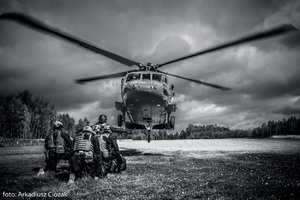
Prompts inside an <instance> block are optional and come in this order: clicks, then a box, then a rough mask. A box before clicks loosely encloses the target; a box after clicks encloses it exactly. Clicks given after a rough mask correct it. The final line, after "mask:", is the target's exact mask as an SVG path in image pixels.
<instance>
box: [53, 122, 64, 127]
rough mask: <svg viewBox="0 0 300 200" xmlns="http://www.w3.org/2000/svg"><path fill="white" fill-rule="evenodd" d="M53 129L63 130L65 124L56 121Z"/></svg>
mask: <svg viewBox="0 0 300 200" xmlns="http://www.w3.org/2000/svg"><path fill="white" fill-rule="evenodd" d="M53 128H54V129H61V128H63V123H62V122H61V121H58V120H56V121H55V122H54V123H53Z"/></svg>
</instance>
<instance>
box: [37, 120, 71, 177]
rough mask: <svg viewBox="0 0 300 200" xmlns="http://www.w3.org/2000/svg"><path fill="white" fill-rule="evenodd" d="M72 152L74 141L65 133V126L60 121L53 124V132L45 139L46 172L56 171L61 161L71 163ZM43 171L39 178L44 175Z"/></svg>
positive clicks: (40, 172)
mask: <svg viewBox="0 0 300 200" xmlns="http://www.w3.org/2000/svg"><path fill="white" fill-rule="evenodd" d="M71 152H72V141H71V138H70V136H69V134H68V133H67V132H65V131H63V124H62V122H60V121H55V122H54V123H53V131H52V132H51V133H50V134H49V135H47V136H46V138H45V157H46V159H45V162H46V171H47V170H51V171H56V170H57V163H58V161H60V160H64V161H65V162H67V163H68V162H69V159H70V157H71ZM43 174H44V170H43V169H41V170H40V171H39V173H38V176H40V175H43Z"/></svg>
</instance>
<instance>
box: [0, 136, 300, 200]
mask: <svg viewBox="0 0 300 200" xmlns="http://www.w3.org/2000/svg"><path fill="white" fill-rule="evenodd" d="M119 144H120V146H121V147H122V153H123V155H125V158H126V159H127V164H128V169H127V170H126V171H125V172H123V173H121V174H109V175H108V177H107V178H105V179H102V180H98V181H95V180H93V179H91V178H84V179H82V180H79V181H77V183H76V184H75V185H73V186H68V185H67V177H64V176H62V177H54V176H52V175H49V176H46V177H43V178H38V177H36V174H37V169H38V168H39V167H41V166H43V165H44V163H43V160H44V156H43V149H42V147H41V146H35V147H5V148H4V147H3V148H0V176H1V181H0V192H1V193H0V195H1V197H6V198H7V199H12V198H11V197H9V196H16V197H18V196H22V195H26V194H25V193H27V196H28V195H33V196H34V195H35V196H37V195H40V196H43V195H44V194H45V195H46V198H50V197H49V196H55V195H56V196H59V195H60V196H62V197H61V198H60V199H86V200H87V199H300V171H299V170H300V140H291V139H261V140H256V139H223V140H180V141H179V140H178V141H151V143H150V144H148V143H147V142H146V141H120V142H119ZM30 199H39V198H30Z"/></svg>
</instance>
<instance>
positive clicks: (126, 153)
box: [120, 148, 165, 157]
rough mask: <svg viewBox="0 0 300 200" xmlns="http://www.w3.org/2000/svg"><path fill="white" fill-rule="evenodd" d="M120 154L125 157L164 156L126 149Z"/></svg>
mask: <svg viewBox="0 0 300 200" xmlns="http://www.w3.org/2000/svg"><path fill="white" fill-rule="evenodd" d="M120 153H121V154H122V155H123V156H125V157H129V156H165V155H164V154H161V153H143V152H142V151H139V150H137V149H127V148H123V149H122V150H121V151H120Z"/></svg>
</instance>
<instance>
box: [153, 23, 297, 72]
mask: <svg viewBox="0 0 300 200" xmlns="http://www.w3.org/2000/svg"><path fill="white" fill-rule="evenodd" d="M293 31H298V29H297V28H296V27H294V26H293V25H291V24H283V25H280V26H277V27H275V28H272V29H269V30H266V31H261V32H257V33H254V34H251V35H248V36H245V37H242V38H239V39H236V40H232V41H230V42H226V43H223V44H220V45H216V46H213V47H210V48H207V49H204V50H200V51H198V52H195V53H192V54H189V55H186V56H183V57H180V58H177V59H174V60H170V61H167V62H165V63H162V64H159V65H157V66H158V67H162V66H165V65H168V64H171V63H175V62H179V61H182V60H186V59H189V58H192V57H195V56H200V55H203V54H206V53H211V52H214V51H219V50H222V49H225V48H228V47H232V46H235V45H239V44H242V43H247V42H250V41H255V40H260V39H265V38H269V37H274V36H277V35H281V34H285V33H289V32H293Z"/></svg>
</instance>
